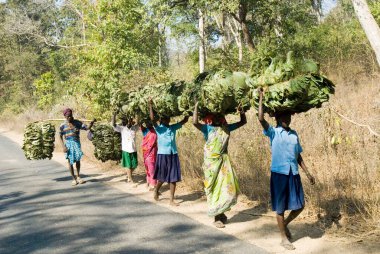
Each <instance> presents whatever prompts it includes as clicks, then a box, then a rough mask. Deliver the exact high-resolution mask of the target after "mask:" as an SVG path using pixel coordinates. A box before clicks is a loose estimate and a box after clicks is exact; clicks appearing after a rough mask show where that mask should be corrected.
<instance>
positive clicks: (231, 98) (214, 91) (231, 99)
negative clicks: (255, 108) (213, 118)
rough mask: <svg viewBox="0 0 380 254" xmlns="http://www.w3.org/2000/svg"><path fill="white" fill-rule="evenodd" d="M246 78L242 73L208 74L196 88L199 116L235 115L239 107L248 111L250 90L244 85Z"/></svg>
mask: <svg viewBox="0 0 380 254" xmlns="http://www.w3.org/2000/svg"><path fill="white" fill-rule="evenodd" d="M247 78H248V74H246V73H243V72H230V71H225V70H223V71H218V72H213V73H209V74H208V75H207V76H206V77H205V79H204V80H203V81H202V83H201V85H200V87H199V88H198V89H199V91H200V92H199V95H198V96H199V97H198V100H199V112H200V114H207V113H218V114H230V113H235V112H236V110H237V108H238V107H239V106H240V107H242V108H243V109H245V110H248V109H249V108H250V103H249V99H248V93H249V91H250V88H249V86H248V85H247V84H246V79H247Z"/></svg>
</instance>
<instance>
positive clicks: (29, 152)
mask: <svg viewBox="0 0 380 254" xmlns="http://www.w3.org/2000/svg"><path fill="white" fill-rule="evenodd" d="M54 141H55V127H54V125H53V124H51V123H48V122H33V123H29V124H27V125H26V127H25V130H24V143H23V146H22V149H23V150H24V154H25V157H26V158H27V159H28V160H43V159H46V158H48V159H49V160H50V159H51V158H52V157H53V151H54Z"/></svg>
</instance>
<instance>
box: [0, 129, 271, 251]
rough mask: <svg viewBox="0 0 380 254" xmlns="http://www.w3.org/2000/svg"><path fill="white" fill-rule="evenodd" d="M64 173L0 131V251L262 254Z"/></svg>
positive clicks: (100, 184) (123, 194) (153, 207)
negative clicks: (28, 155)
mask: <svg viewBox="0 0 380 254" xmlns="http://www.w3.org/2000/svg"><path fill="white" fill-rule="evenodd" d="M70 182H71V179H70V178H69V177H68V172H67V169H66V168H64V167H63V166H62V165H60V164H58V163H56V162H53V161H27V160H26V159H25V158H24V156H23V153H22V150H21V149H20V147H19V145H17V144H16V143H14V142H12V141H11V140H9V139H7V138H6V137H5V136H4V134H1V133H0V253H2V254H4V253H12V254H15V253H266V252H265V251H263V250H262V249H259V248H258V247H256V246H253V245H250V244H248V243H246V242H243V241H241V240H238V239H236V238H234V237H231V236H229V235H226V234H223V233H222V232H220V231H218V230H213V229H212V228H210V227H207V226H204V225H202V224H199V223H198V222H196V221H193V220H191V219H190V218H188V217H186V216H184V215H182V214H178V213H174V212H172V211H170V210H168V209H166V208H163V207H160V206H157V205H155V204H153V203H149V202H146V201H144V200H141V199H139V198H137V197H135V196H133V195H129V194H126V193H123V192H121V191H119V190H117V189H114V188H112V187H109V186H107V185H104V184H102V183H99V182H88V183H86V184H84V185H80V186H78V187H75V188H73V187H71V185H70Z"/></svg>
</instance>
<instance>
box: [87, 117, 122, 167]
mask: <svg viewBox="0 0 380 254" xmlns="http://www.w3.org/2000/svg"><path fill="white" fill-rule="evenodd" d="M93 133H94V136H93V139H92V143H93V144H94V146H95V149H94V155H95V157H96V158H97V159H98V160H100V161H102V162H105V161H108V160H112V161H120V160H121V135H120V133H118V132H115V131H114V129H113V128H112V126H110V125H108V124H99V125H96V126H95V127H94V128H93Z"/></svg>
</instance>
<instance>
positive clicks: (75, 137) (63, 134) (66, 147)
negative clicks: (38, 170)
mask: <svg viewBox="0 0 380 254" xmlns="http://www.w3.org/2000/svg"><path fill="white" fill-rule="evenodd" d="M63 115H64V117H65V118H66V121H65V122H63V123H62V124H61V126H60V127H59V129H60V133H59V134H60V135H59V136H60V140H61V144H62V147H63V152H64V153H66V159H67V161H68V162H69V169H70V173H71V176H72V177H73V181H72V182H71V185H72V186H75V185H77V184H78V183H80V184H82V183H85V181H84V180H82V179H81V178H80V175H79V172H80V160H81V158H82V156H83V152H82V150H81V145H80V138H79V132H80V130H89V129H91V127H92V125H93V124H94V122H95V119H94V120H93V121H92V122H91V123H90V126H88V127H87V126H86V125H85V124H84V123H82V122H81V121H79V120H77V119H74V117H73V111H72V110H71V109H70V108H67V109H65V110H64V111H63ZM63 139H65V141H64V140H63ZM74 163H75V166H76V171H77V172H76V173H77V174H76V175H75V174H74Z"/></svg>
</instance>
